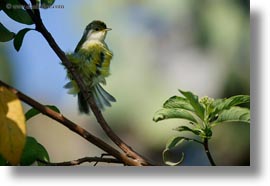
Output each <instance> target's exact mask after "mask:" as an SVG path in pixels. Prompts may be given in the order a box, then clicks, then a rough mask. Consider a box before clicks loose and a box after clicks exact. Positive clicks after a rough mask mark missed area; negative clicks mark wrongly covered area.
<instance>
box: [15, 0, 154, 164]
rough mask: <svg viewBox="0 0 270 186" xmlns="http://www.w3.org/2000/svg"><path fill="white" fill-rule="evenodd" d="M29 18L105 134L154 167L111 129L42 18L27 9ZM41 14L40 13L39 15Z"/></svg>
mask: <svg viewBox="0 0 270 186" xmlns="http://www.w3.org/2000/svg"><path fill="white" fill-rule="evenodd" d="M18 1H19V2H20V3H21V4H22V5H23V6H25V5H27V3H26V2H25V1H24V0H18ZM26 11H27V13H28V14H29V16H30V17H31V18H32V20H33V22H34V23H35V25H36V30H37V31H39V32H40V33H41V34H42V35H43V37H44V38H45V39H46V40H47V42H48V44H49V45H50V47H51V48H52V49H53V51H54V52H55V53H56V55H57V56H58V57H59V58H60V59H61V61H62V63H63V65H64V66H65V67H66V68H67V69H68V70H69V72H70V73H71V74H72V76H73V78H74V80H75V81H76V83H77V84H78V86H79V88H80V90H81V92H82V94H83V96H84V97H85V98H87V101H88V104H89V106H90V108H91V109H92V111H93V113H94V115H95V117H96V119H97V121H98V123H99V124H100V126H101V127H102V129H103V130H104V132H105V133H106V134H107V136H108V137H109V138H110V139H111V140H112V141H113V142H114V143H115V144H116V145H117V146H118V147H119V148H120V149H121V150H122V151H123V152H125V153H126V154H127V156H129V157H131V158H132V159H134V160H136V161H137V162H139V164H140V165H152V163H150V162H149V160H146V159H145V158H144V157H143V156H141V155H140V154H139V153H137V152H136V151H134V150H133V149H132V148H131V147H130V146H128V145H127V144H126V143H125V142H124V141H123V140H122V139H121V138H120V137H119V136H117V135H116V134H115V133H114V131H113V130H112V129H111V128H110V126H109V125H108V123H107V122H106V120H105V119H104V117H103V115H102V113H101V111H100V110H99V109H98V107H97V105H96V103H95V101H94V99H93V97H92V96H91V95H90V94H89V93H88V91H87V88H86V87H85V85H84V83H83V81H82V78H81V77H80V74H78V73H76V71H75V69H74V68H73V67H72V63H71V62H70V61H68V59H67V57H66V55H65V53H64V52H63V51H62V50H61V48H60V47H59V46H58V44H57V43H56V42H55V40H54V38H53V37H52V35H51V34H50V33H49V31H48V30H47V29H46V27H45V26H44V24H43V22H42V19H41V17H39V16H36V14H37V13H34V12H33V11H32V10H31V9H26ZM35 12H39V11H38V10H35ZM38 14H39V13H38Z"/></svg>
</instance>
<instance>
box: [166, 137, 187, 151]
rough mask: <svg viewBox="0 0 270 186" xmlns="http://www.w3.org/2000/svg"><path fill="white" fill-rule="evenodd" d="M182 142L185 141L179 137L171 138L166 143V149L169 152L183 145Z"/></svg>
mask: <svg viewBox="0 0 270 186" xmlns="http://www.w3.org/2000/svg"><path fill="white" fill-rule="evenodd" d="M184 141H185V138H184V137H181V136H176V137H172V138H171V139H169V140H168V141H167V143H166V149H168V150H171V149H172V148H174V147H176V146H178V145H180V144H181V143H183V142H184Z"/></svg>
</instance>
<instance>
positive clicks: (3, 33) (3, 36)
mask: <svg viewBox="0 0 270 186" xmlns="http://www.w3.org/2000/svg"><path fill="white" fill-rule="evenodd" d="M14 36H15V34H14V33H13V32H10V31H9V30H8V29H7V28H6V27H5V26H4V25H3V24H2V23H0V42H6V41H10V40H12V39H13V38H14Z"/></svg>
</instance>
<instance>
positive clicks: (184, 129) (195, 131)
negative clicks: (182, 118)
mask: <svg viewBox="0 0 270 186" xmlns="http://www.w3.org/2000/svg"><path fill="white" fill-rule="evenodd" d="M174 130H176V131H178V132H192V133H193V134H195V135H200V134H201V129H191V128H189V127H187V126H179V127H177V128H175V129H174Z"/></svg>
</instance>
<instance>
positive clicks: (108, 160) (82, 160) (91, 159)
mask: <svg viewBox="0 0 270 186" xmlns="http://www.w3.org/2000/svg"><path fill="white" fill-rule="evenodd" d="M37 161H39V162H41V163H43V164H45V165H46V166H75V165H80V164H82V163H85V162H88V163H92V162H103V163H118V164H122V163H123V162H121V161H119V160H117V159H115V158H100V157H84V158H80V159H77V160H72V161H65V162H59V163H52V162H46V161H43V160H37Z"/></svg>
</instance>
